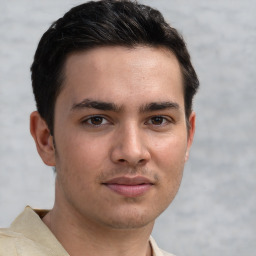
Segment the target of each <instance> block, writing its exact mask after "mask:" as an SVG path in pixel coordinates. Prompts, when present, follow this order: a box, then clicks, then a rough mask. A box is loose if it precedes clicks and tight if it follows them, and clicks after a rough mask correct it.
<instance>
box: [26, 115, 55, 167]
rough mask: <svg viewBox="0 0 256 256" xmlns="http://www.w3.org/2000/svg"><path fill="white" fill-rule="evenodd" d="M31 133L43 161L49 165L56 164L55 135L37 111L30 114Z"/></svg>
mask: <svg viewBox="0 0 256 256" xmlns="http://www.w3.org/2000/svg"><path fill="white" fill-rule="evenodd" d="M30 133H31V135H32V137H33V138H34V141H35V143H36V148H37V152H38V154H39V155H40V157H41V158H42V160H43V162H44V163H45V164H46V165H49V166H55V148H54V144H53V137H52V136H51V134H50V130H49V128H48V125H47V124H46V122H45V120H44V119H43V118H42V117H41V116H40V114H39V113H38V112H37V111H34V112H32V113H31V115H30Z"/></svg>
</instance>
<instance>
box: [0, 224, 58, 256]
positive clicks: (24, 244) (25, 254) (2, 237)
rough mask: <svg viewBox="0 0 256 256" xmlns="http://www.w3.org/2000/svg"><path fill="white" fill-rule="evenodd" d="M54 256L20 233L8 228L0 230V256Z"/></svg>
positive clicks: (48, 250)
mask: <svg viewBox="0 0 256 256" xmlns="http://www.w3.org/2000/svg"><path fill="white" fill-rule="evenodd" d="M35 255H36V256H54V255H55V254H54V253H53V252H52V251H51V250H50V249H48V248H44V247H42V246H41V245H40V244H38V243H35V242H34V241H32V240H31V239H29V238H27V237H25V236H24V235H23V234H22V233H18V232H15V231H12V230H11V229H9V228H0V256H35Z"/></svg>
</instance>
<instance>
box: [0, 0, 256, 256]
mask: <svg viewBox="0 0 256 256" xmlns="http://www.w3.org/2000/svg"><path fill="white" fill-rule="evenodd" d="M142 2H143V3H148V4H151V5H152V6H154V7H156V8H158V9H160V10H161V11H162V12H163V13H164V14H165V16H166V18H167V20H168V21H169V22H170V23H171V24H172V25H173V26H174V27H176V28H178V30H179V31H180V32H181V33H182V34H183V35H184V37H185V39H186V41H187V43H188V48H189V50H190V52H191V55H192V60H193V63H194V65H195V68H196V70H197V72H198V75H199V77H200V81H201V89H200V91H199V94H198V95H197V97H196V101H195V110H196V112H197V131H196V137H195V142H194V145H193V148H192V154H191V157H190V160H189V163H188V164H187V166H186V168H185V173H184V179H183V183H182V185H181V188H180V192H179V194H178V196H177V197H176V199H175V201H174V202H173V204H172V205H171V206H170V207H169V209H168V210H167V211H166V212H165V213H164V214H163V215H162V216H161V217H160V218H159V220H158V221H157V223H156V227H155V230H154V237H155V238H156V239H157V241H158V243H159V244H160V246H161V247H162V248H164V249H166V250H168V251H171V252H173V253H175V254H177V255H179V256H203V255H207V256H216V255H225V256H241V255H245V256H255V255H256V89H255V86H256V47H255V46H256V1H252V0H239V1H238V0H215V1H205V0H190V1H188V0H169V1H168V0H160V1H153V0H151V1H146V0H145V1H142ZM78 3H82V1H75V0H73V1H72V0H44V1H31V0H9V1H5V0H0V10H1V14H0V122H1V125H0V161H1V163H0V168H1V171H0V226H8V225H9V224H10V222H11V221H12V220H13V219H14V218H15V216H16V215H17V214H18V213H19V212H20V211H21V210H22V209H23V208H24V206H25V205H27V204H29V205H31V206H32V207H38V208H50V207H51V206H52V205H53V195H54V175H53V172H52V170H51V169H50V168H48V167H46V166H44V165H43V164H42V162H41V160H40V159H39V157H38V155H37V153H36V149H35V146H34V143H33V141H32V139H31V137H30V134H29V114H30V112H31V111H32V110H34V109H35V104H34V100H33V97H32V90H31V82H30V73H29V67H30V65H31V62H32V57H33V54H34V51H35V48H36V45H37V43H38V40H39V38H40V37H41V35H42V33H43V32H44V31H45V30H46V29H47V28H48V27H49V25H50V24H51V22H52V21H53V20H55V19H56V18H58V17H60V16H61V15H62V14H63V13H64V12H65V11H67V10H68V9H69V8H71V7H72V6H74V5H76V4H78Z"/></svg>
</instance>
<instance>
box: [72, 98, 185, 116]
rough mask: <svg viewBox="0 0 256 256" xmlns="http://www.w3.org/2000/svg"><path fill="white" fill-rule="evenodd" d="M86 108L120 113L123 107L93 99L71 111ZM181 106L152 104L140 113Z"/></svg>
mask: <svg viewBox="0 0 256 256" xmlns="http://www.w3.org/2000/svg"><path fill="white" fill-rule="evenodd" d="M84 108H93V109H98V110H103V111H113V112H120V111H121V110H122V109H123V107H122V106H118V105H116V104H114V103H112V102H104V101H97V100H91V99H84V100H83V101H81V102H79V103H75V104H73V105H72V107H71V111H76V110H79V109H84ZM179 108H180V107H179V104H178V103H176V102H170V101H166V102H151V103H148V104H145V105H143V106H141V107H140V109H139V112H140V113H146V112H152V111H157V110H165V109H177V110H179Z"/></svg>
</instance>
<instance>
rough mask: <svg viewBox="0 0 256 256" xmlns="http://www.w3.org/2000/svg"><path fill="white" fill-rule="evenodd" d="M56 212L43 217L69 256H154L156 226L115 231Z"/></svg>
mask: <svg viewBox="0 0 256 256" xmlns="http://www.w3.org/2000/svg"><path fill="white" fill-rule="evenodd" d="M63 212H66V211H63V210H62V211H59V210H58V207H56V206H54V207H53V209H52V210H51V211H50V212H49V213H48V214H47V215H46V216H45V217H44V218H43V221H44V223H45V224H46V225H47V226H48V228H49V229H50V230H51V231H52V233H53V234H54V235H55V236H56V238H57V239H58V240H59V242H60V243H61V244H62V246H63V247H64V248H65V250H66V251H67V252H68V253H69V255H70V256H78V255H79V256H80V255H81V252H86V255H88V256H99V255H104V256H108V255H109V256H120V255H122V256H134V255H138V256H151V255H152V253H151V246H150V243H149V236H150V234H151V232H152V228H153V225H154V223H150V224H148V225H146V226H144V227H140V228H133V229H113V228H110V227H107V226H104V225H101V224H97V223H92V222H90V221H87V220H85V219H84V218H81V217H79V216H77V214H75V213H71V212H69V211H67V213H69V214H63Z"/></svg>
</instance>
